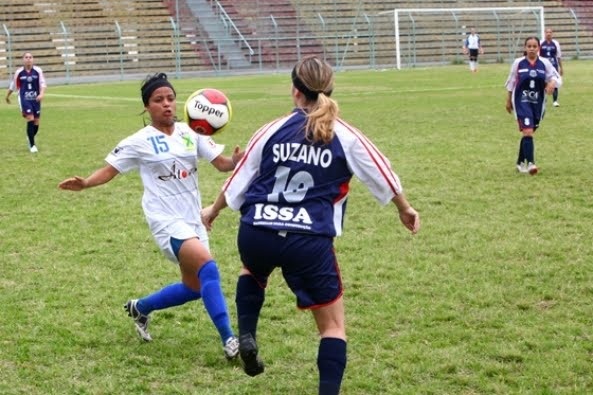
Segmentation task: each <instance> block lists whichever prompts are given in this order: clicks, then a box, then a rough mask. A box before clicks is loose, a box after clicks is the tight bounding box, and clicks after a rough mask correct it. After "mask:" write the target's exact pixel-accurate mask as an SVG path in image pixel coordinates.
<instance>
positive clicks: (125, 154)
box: [59, 73, 243, 359]
mask: <svg viewBox="0 0 593 395" xmlns="http://www.w3.org/2000/svg"><path fill="white" fill-rule="evenodd" d="M141 94H142V101H143V102H144V108H145V110H146V111H147V112H148V113H149V115H150V118H151V124H150V125H149V126H145V127H144V128H142V129H140V130H139V131H138V132H136V133H135V134H133V135H131V136H129V137H127V138H125V139H124V140H122V141H121V142H120V143H119V144H118V145H117V146H116V147H115V149H113V151H111V153H110V154H109V155H107V157H106V159H105V161H106V162H107V165H106V166H104V167H102V168H100V169H98V170H97V171H95V172H94V173H93V174H91V175H90V176H89V177H87V178H82V177H78V176H76V177H72V178H68V179H66V180H64V181H62V182H61V183H60V184H59V188H61V189H66V190H71V191H80V190H82V189H87V188H91V187H96V186H99V185H102V184H105V183H107V182H109V181H111V180H112V179H113V178H114V177H115V176H117V175H118V174H120V173H128V172H130V171H132V170H138V171H139V172H140V176H141V178H142V182H143V184H144V196H143V198H142V207H143V208H144V214H145V216H146V220H147V222H148V225H149V227H150V230H151V231H152V234H153V236H154V238H155V241H156V242H157V244H158V245H159V247H160V249H161V251H162V252H163V254H164V255H165V256H166V257H167V258H168V259H169V260H170V261H172V262H173V263H174V264H175V265H177V266H178V267H179V270H180V272H181V282H178V283H174V284H170V285H168V286H166V287H164V288H162V289H161V290H159V291H157V292H155V293H153V294H151V295H148V296H145V297H144V298H141V299H132V300H129V301H128V302H127V303H126V304H125V306H124V308H125V310H126V312H127V313H128V315H129V316H130V317H131V318H132V319H133V320H134V324H135V328H136V331H137V332H138V334H139V335H140V337H141V338H142V339H143V340H144V341H151V340H152V337H151V336H150V334H149V333H148V323H149V314H150V313H151V312H152V311H154V310H161V309H166V308H169V307H173V306H179V305H182V304H184V303H187V302H190V301H193V300H198V299H200V298H202V299H203V301H204V305H205V307H206V310H207V312H208V314H209V316H210V318H211V320H212V322H213V323H214V325H215V326H216V329H217V330H218V332H219V334H220V337H221V340H222V344H223V350H224V354H225V356H226V357H227V359H232V358H234V357H236V356H237V354H238V352H239V343H238V339H237V338H236V337H235V335H234V333H233V330H232V329H231V324H230V319H229V315H228V311H227V305H226V302H225V299H224V295H223V292H222V288H221V284H220V276H219V272H218V268H217V266H216V262H215V261H214V259H213V258H212V256H211V255H210V251H209V244H208V232H207V231H206V228H205V227H204V225H203V224H202V222H201V220H200V208H201V202H200V193H199V189H198V183H197V160H198V159H205V160H207V161H209V162H210V163H211V164H212V165H213V166H214V167H216V168H217V169H218V170H220V171H231V170H232V169H234V167H235V163H237V161H239V160H240V159H241V157H242V155H243V152H242V151H240V149H239V147H236V148H235V150H234V152H233V154H232V157H227V156H223V155H221V152H222V150H223V148H224V147H223V146H219V145H217V144H215V143H214V141H213V140H212V139H211V138H210V137H206V136H202V135H198V134H196V133H195V132H194V131H192V130H191V129H190V128H189V126H187V125H186V124H185V123H180V122H176V117H175V106H176V93H175V90H174V88H173V86H172V85H171V83H170V82H169V81H168V80H167V76H166V75H165V74H164V73H158V74H155V75H153V76H149V77H148V78H147V79H146V80H145V81H144V83H143V84H142V87H141Z"/></svg>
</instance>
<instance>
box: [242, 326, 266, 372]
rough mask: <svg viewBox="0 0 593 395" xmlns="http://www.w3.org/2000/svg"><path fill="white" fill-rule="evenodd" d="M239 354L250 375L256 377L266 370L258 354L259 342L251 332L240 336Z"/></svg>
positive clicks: (244, 368) (244, 367)
mask: <svg viewBox="0 0 593 395" xmlns="http://www.w3.org/2000/svg"><path fill="white" fill-rule="evenodd" d="M239 355H241V360H242V361H243V370H244V371H245V373H247V375H248V376H251V377H254V376H257V375H258V374H260V373H263V372H264V363H263V362H262V360H261V359H259V357H258V356H257V343H256V342H255V339H254V338H253V336H251V333H247V334H245V335H241V336H239Z"/></svg>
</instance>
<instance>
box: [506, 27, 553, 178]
mask: <svg viewBox="0 0 593 395" xmlns="http://www.w3.org/2000/svg"><path fill="white" fill-rule="evenodd" d="M561 84H562V78H561V77H560V75H559V74H558V72H557V71H556V69H555V68H554V66H552V64H551V63H550V62H549V61H548V59H545V58H541V57H539V39H538V38H537V37H528V38H527V39H526V40H525V55H524V56H522V57H520V58H517V59H515V61H514V62H513V65H512V66H511V71H510V72H509V76H508V78H507V81H506V84H505V86H506V89H507V92H508V94H507V101H506V109H507V111H508V112H509V113H511V112H513V111H514V113H515V118H516V119H517V122H518V123H519V131H520V132H521V133H522V134H523V137H522V138H521V142H520V143H519V157H518V158H517V170H518V171H519V172H520V173H529V174H531V175H534V174H537V172H538V168H537V166H536V165H535V157H534V151H535V148H534V143H533V134H534V133H535V131H536V129H537V128H538V126H539V123H540V121H541V120H542V119H543V118H544V113H545V110H546V94H548V95H550V94H552V93H553V92H554V89H555V88H558V87H560V85H561ZM525 162H527V163H525Z"/></svg>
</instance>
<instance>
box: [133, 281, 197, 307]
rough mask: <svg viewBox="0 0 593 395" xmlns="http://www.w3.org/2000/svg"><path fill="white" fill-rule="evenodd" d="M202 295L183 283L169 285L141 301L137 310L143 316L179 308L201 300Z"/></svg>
mask: <svg viewBox="0 0 593 395" xmlns="http://www.w3.org/2000/svg"><path fill="white" fill-rule="evenodd" d="M200 296H201V295H200V293H199V292H196V291H194V290H193V289H191V288H190V287H188V286H187V285H185V284H183V283H175V284H171V285H167V286H166V287H164V288H163V289H161V290H159V291H157V292H155V293H153V294H150V295H148V296H146V297H144V298H142V299H140V300H138V304H137V305H136V308H137V309H138V311H140V312H141V313H142V314H150V312H151V311H154V310H162V309H166V308H167V307H173V306H179V305H182V304H184V303H187V302H190V301H192V300H197V299H200Z"/></svg>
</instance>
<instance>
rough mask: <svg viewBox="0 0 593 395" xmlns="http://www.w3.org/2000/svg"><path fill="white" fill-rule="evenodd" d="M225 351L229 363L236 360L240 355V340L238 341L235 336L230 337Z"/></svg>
mask: <svg viewBox="0 0 593 395" xmlns="http://www.w3.org/2000/svg"><path fill="white" fill-rule="evenodd" d="M223 350H224V356H225V357H226V359H228V360H229V361H230V360H231V359H234V358H236V357H237V355H239V339H237V338H236V337H235V336H231V337H229V338H228V339H227V341H226V342H225V343H224V347H223Z"/></svg>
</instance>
